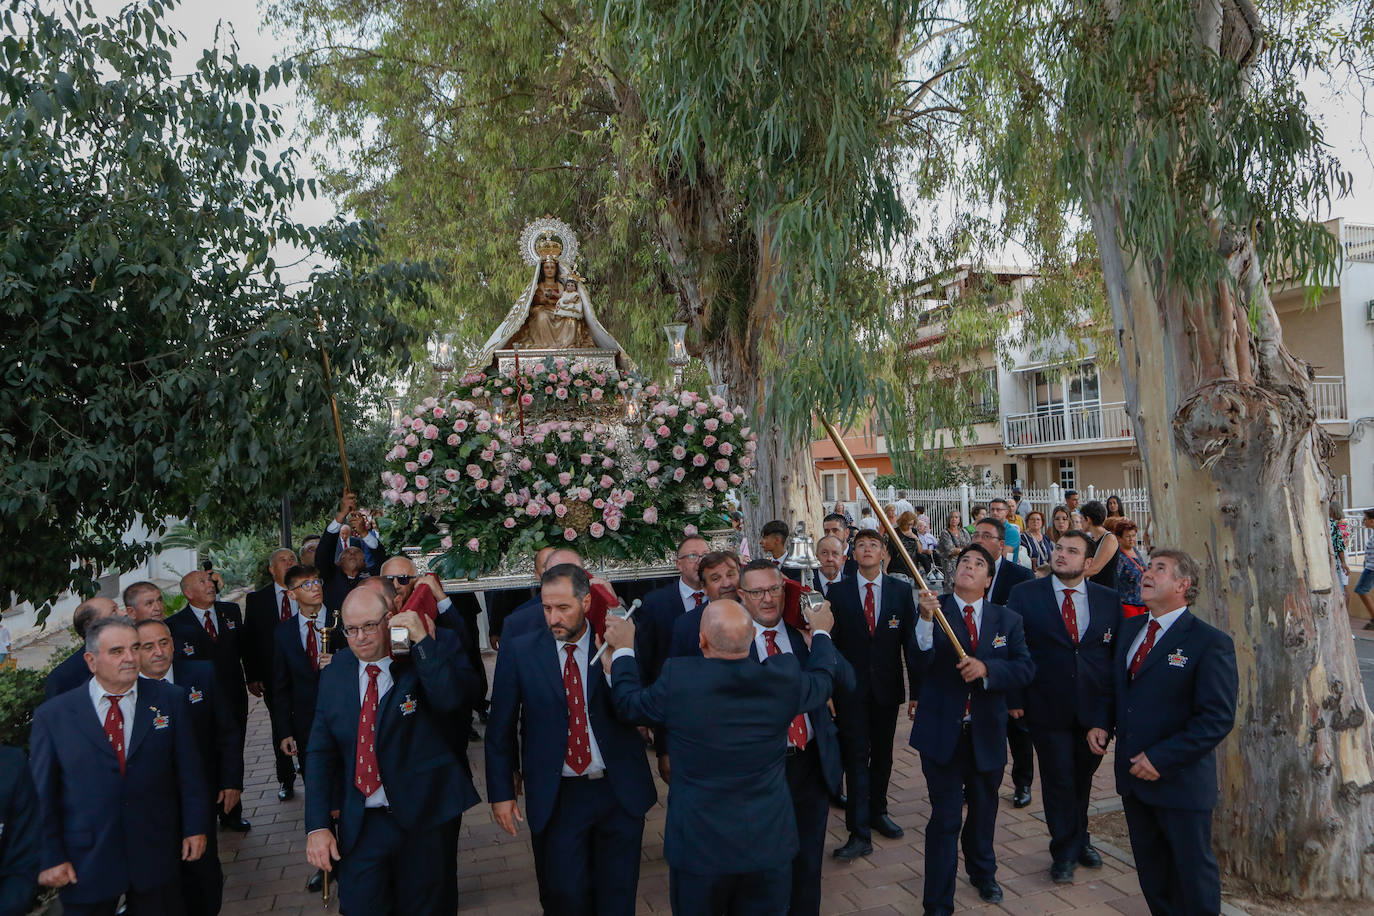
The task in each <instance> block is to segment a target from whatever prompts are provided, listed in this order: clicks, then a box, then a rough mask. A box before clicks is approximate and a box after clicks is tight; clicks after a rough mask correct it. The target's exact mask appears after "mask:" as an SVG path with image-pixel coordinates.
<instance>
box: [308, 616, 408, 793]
mask: <svg viewBox="0 0 1374 916" xmlns="http://www.w3.org/2000/svg"><path fill="white" fill-rule="evenodd" d="M296 616H297V617H300V615H299V614H297V615H296ZM368 665H376V666H377V667H378V668H381V669H382V672H381V674H378V675H377V718H378V719H379V720H380V719H381V717H382V704H383V703H386V702H387V699H386V695H387V692H388V691H390V690H391V688H392V686H393V685H394V684H395V683H396V681H395V680H394V679H393V678H392V677H391V657H390V656H386V657H384V658H382V659H380V660H378V661H375V662H365V661H363V660H362V659H358V703H359V705H361V704H362V702H363V698H364V697H366V696H367V682H368V680H369V678H368V676H367V666H368ZM373 725H374V727H375V725H376V723H375V722H374V723H373ZM378 756H379V757H380V756H381V755H378ZM382 779H383V780H385V779H386V773H383V774H382ZM390 804H391V802H390V801H388V800H387V797H386V784H385V782H383V784H382V785H380V786H378V787H377V791H376V792H373V793H372V794H371V795H369V796H368V797H367V800H366V801H364V802H363V807H364V808H385V807H386V806H387V805H390Z"/></svg>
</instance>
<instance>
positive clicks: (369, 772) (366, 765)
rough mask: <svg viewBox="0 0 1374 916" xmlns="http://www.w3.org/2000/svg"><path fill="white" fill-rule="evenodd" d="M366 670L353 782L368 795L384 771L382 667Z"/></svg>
mask: <svg viewBox="0 0 1374 916" xmlns="http://www.w3.org/2000/svg"><path fill="white" fill-rule="evenodd" d="M417 591H418V589H417ZM425 591H429V589H425ZM364 670H366V671H367V693H365V694H363V705H362V708H361V709H359V710H358V766H357V768H356V769H355V770H354V771H353V784H354V785H355V786H357V787H358V791H359V792H361V793H363V795H364V796H367V795H371V794H372V793H373V792H376V791H377V790H378V789H380V788H381V787H382V772H381V769H380V768H379V767H378V766H377V675H379V674H381V673H382V669H381V668H379V667H377V666H376V665H368V666H367V668H366V669H364Z"/></svg>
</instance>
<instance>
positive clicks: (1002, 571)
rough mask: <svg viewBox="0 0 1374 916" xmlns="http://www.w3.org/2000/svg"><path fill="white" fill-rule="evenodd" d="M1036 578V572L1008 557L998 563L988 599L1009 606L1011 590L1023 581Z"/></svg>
mask: <svg viewBox="0 0 1374 916" xmlns="http://www.w3.org/2000/svg"><path fill="white" fill-rule="evenodd" d="M1034 578H1035V573H1034V572H1032V571H1031V570H1029V569H1027V568H1026V567H1024V566H1022V565H1021V564H1020V563H1013V562H1012V561H1011V560H1008V559H1007V558H1006V557H1003V558H1002V561H1001V562H1000V563H998V564H997V569H996V570H995V571H994V573H993V578H992V588H991V589H990V590H989V592H988V596H987V599H988V600H989V601H991V602H992V603H993V604H1000V605H1002V606H1003V607H1006V606H1007V601H1008V599H1009V597H1010V595H1011V590H1012V589H1013V588H1015V587H1016V586H1018V585H1020V584H1021V583H1022V582H1029V581H1030V580H1031V579H1034Z"/></svg>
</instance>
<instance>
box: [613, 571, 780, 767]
mask: <svg viewBox="0 0 1374 916" xmlns="http://www.w3.org/2000/svg"><path fill="white" fill-rule="evenodd" d="M770 562H771V561H770ZM739 575H740V562H739V554H737V553H735V552H734V551H733V550H713V551H711V552H710V553H708V554H706V556H704V557H702V558H701V561H700V563H698V564H697V577H698V578H699V579H700V580H701V588H702V590H703V591H704V592H706V603H707V604H709V603H711V602H712V601H736V602H737V601H739ZM705 608H706V606H705V605H702V606H701V607H699V608H696V609H695V610H691V611H687V612H686V613H685V614H683V615H682V616H681V617H679V618H678V619H677V620H676V621H674V623H673V636H672V639H670V640H669V641H668V657H669V658H676V657H678V656H683V655H685V656H700V655H701V638H700V637H701V615H702V612H703V611H704V610H705ZM636 651H638V650H636ZM659 670H662V666H660V668H659ZM660 766H661V761H660ZM664 778H665V779H667V777H664Z"/></svg>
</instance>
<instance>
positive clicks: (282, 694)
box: [268, 608, 343, 754]
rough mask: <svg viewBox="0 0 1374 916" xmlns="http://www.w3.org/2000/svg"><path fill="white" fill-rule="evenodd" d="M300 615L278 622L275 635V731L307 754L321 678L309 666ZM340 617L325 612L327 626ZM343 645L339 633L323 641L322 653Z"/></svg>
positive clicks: (273, 671)
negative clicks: (294, 742) (294, 741)
mask: <svg viewBox="0 0 1374 916" xmlns="http://www.w3.org/2000/svg"><path fill="white" fill-rule="evenodd" d="M298 616H299V615H297V614H292V615H291V617H290V618H289V619H287V620H282V621H278V623H277V627H276V629H275V630H274V631H273V632H272V642H273V646H272V703H271V705H270V706H269V708H268V712H270V713H271V715H272V728H273V729H275V730H276V733H277V734H278V735H281V736H282V737H283V738H288V737H289V738H294V739H296V753H298V754H304V753H305V749H306V748H307V747H309V746H310V726H311V725H312V724H313V723H314V721H315V699H316V697H317V695H318V694H319V683H320V675H319V673H318V672H317V671H316V670H315V666H314V665H312V664H310V657H309V656H308V655H306V654H305V647H304V646H302V645H301V631H300V621H299V620H298V619H297V617H298ZM337 623H338V620H337V615H336V614H335V613H334V612H333V611H331V610H329V609H328V608H326V609H325V625H326V626H335V625H337ZM342 642H343V640H342V639H340V638H339V634H338V631H337V630H336V631H334V633H333V636H332V638H330V639H327V640H326V639H324V638H323V637H321V639H320V651H321V652H331V651H334V650H336V649H338V648H340V644H341V643H342Z"/></svg>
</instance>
